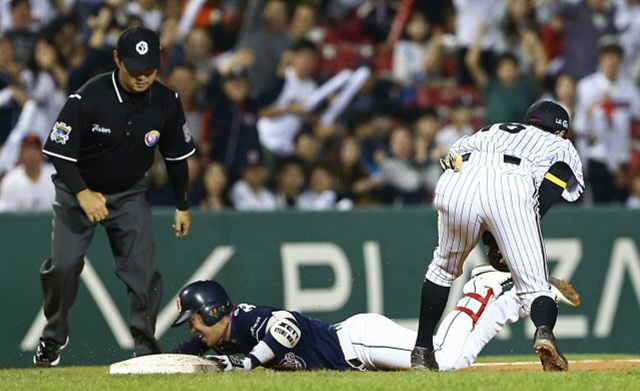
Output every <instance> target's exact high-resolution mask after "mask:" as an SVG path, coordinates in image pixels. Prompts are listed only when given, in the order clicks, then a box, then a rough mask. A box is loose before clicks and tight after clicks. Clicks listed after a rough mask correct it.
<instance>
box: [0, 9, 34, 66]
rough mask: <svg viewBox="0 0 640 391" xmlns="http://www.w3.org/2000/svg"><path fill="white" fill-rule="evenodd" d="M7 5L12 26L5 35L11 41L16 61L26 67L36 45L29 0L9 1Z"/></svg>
mask: <svg viewBox="0 0 640 391" xmlns="http://www.w3.org/2000/svg"><path fill="white" fill-rule="evenodd" d="M9 4H10V8H11V19H12V21H13V26H12V28H11V29H10V30H8V31H6V32H5V33H6V35H7V37H9V39H11V40H12V41H13V47H14V50H15V54H16V59H17V60H18V62H19V63H20V64H23V65H26V64H27V62H28V61H29V59H30V58H31V55H32V53H33V49H34V47H35V45H36V33H35V32H34V31H33V30H32V29H31V22H32V18H31V5H30V4H29V0H11V1H10V3H9Z"/></svg>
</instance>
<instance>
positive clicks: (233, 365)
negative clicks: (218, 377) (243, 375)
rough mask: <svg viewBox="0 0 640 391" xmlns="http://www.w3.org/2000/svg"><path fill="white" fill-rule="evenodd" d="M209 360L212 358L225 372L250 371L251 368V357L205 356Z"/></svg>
mask: <svg viewBox="0 0 640 391" xmlns="http://www.w3.org/2000/svg"><path fill="white" fill-rule="evenodd" d="M205 358H206V359H207V360H211V361H212V362H213V363H214V364H215V365H216V367H218V369H219V370H221V371H223V372H229V371H248V370H250V369H251V359H250V358H248V357H246V358H242V357H238V356H233V355H229V356H224V355H222V356H205Z"/></svg>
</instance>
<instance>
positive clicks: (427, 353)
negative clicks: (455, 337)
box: [411, 346, 440, 371]
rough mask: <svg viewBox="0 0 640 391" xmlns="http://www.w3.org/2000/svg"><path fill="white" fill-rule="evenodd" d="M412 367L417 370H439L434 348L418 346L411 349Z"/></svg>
mask: <svg viewBox="0 0 640 391" xmlns="http://www.w3.org/2000/svg"><path fill="white" fill-rule="evenodd" d="M411 369H413V370H416V371H427V370H429V371H438V370H439V369H440V368H439V367H438V362H437V361H436V354H435V353H434V352H433V350H431V349H428V348H423V347H421V346H416V347H415V348H413V350H412V351H411Z"/></svg>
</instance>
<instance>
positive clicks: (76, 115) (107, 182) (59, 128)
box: [43, 70, 195, 194]
mask: <svg viewBox="0 0 640 391" xmlns="http://www.w3.org/2000/svg"><path fill="white" fill-rule="evenodd" d="M156 144H158V145H159V146H160V153H161V154H162V156H163V157H164V159H165V160H168V161H177V160H183V159H186V158H188V157H189V156H191V155H192V154H193V153H194V152H195V147H194V144H193V141H192V139H191V133H190V132H189V128H188V125H187V123H186V120H185V116H184V111H183V110H182V105H181V104H180V99H179V97H178V94H177V93H175V92H173V91H171V90H170V89H169V88H167V87H166V86H164V85H163V84H162V83H160V82H158V81H154V82H153V84H151V87H149V89H147V90H146V91H145V92H143V93H140V94H129V93H127V92H126V91H125V90H124V88H123V87H122V86H121V85H120V82H119V81H118V71H117V70H116V71H114V72H110V73H105V74H102V75H98V76H96V77H94V78H93V79H91V80H89V81H88V82H87V83H86V84H85V85H84V86H82V87H81V88H80V89H79V90H78V91H77V92H76V93H74V94H72V95H70V96H69V99H68V100H67V103H66V104H65V106H64V107H63V108H62V111H61V112H60V115H59V116H58V119H57V121H56V123H55V124H54V125H53V129H52V131H51V134H50V136H49V138H48V139H47V141H46V143H45V145H44V148H43V152H44V153H45V154H47V155H49V156H52V157H56V158H59V159H64V160H67V161H70V162H75V163H76V166H77V168H78V170H79V172H80V176H81V177H82V179H83V180H84V181H85V182H86V184H87V186H88V187H89V188H90V189H91V190H95V191H98V192H101V193H104V194H111V193H117V192H121V191H124V190H127V189H129V188H131V187H132V186H133V185H134V184H136V183H137V182H138V181H140V180H141V179H142V177H143V176H144V175H145V173H146V172H147V171H148V170H149V169H150V168H151V165H152V164H153V160H154V150H155V146H156Z"/></svg>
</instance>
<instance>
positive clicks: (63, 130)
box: [50, 122, 71, 145]
mask: <svg viewBox="0 0 640 391" xmlns="http://www.w3.org/2000/svg"><path fill="white" fill-rule="evenodd" d="M69 133H71V126H69V125H67V124H65V123H64V122H56V123H55V124H54V125H53V129H51V136H50V137H51V141H54V142H56V143H58V144H62V145H65V144H66V143H67V140H69Z"/></svg>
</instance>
